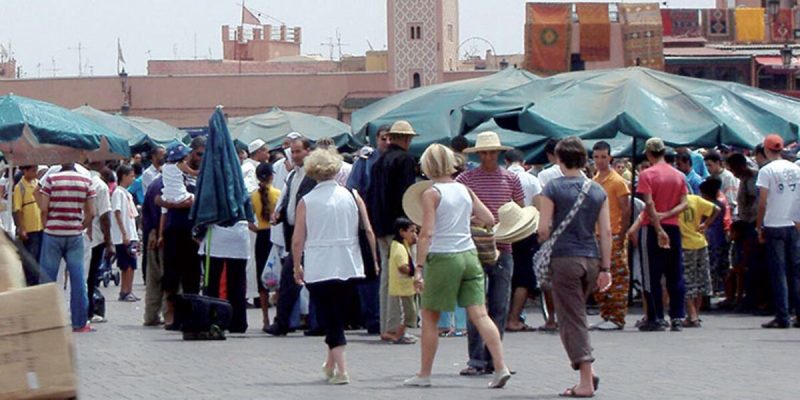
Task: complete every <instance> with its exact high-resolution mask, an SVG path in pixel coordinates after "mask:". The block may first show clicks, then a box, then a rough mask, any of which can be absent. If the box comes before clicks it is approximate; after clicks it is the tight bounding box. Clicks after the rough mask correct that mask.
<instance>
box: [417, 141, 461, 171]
mask: <svg viewBox="0 0 800 400" xmlns="http://www.w3.org/2000/svg"><path fill="white" fill-rule="evenodd" d="M420 164H421V166H422V172H423V173H424V174H425V176H427V177H428V178H429V179H433V178H440V177H443V176H450V175H453V174H454V173H455V172H456V165H457V162H456V156H455V153H453V150H450V149H449V148H447V147H446V146H443V145H441V144H438V143H434V144H432V145H430V146H428V148H427V149H425V152H424V153H422V158H421V159H420Z"/></svg>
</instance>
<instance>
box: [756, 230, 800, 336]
mask: <svg viewBox="0 0 800 400" xmlns="http://www.w3.org/2000/svg"><path fill="white" fill-rule="evenodd" d="M764 238H765V239H766V242H767V243H766V244H767V260H768V263H767V264H768V265H769V279H770V282H771V283H772V297H773V299H774V302H775V319H776V320H778V321H781V322H785V323H789V322H790V317H789V307H790V306H794V312H795V314H797V315H798V316H800V233H798V232H797V229H795V227H793V226H790V227H785V228H766V227H765V228H764Z"/></svg>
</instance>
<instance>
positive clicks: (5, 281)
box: [0, 233, 25, 292]
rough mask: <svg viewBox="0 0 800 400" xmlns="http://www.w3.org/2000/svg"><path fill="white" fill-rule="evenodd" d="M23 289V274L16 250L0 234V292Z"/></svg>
mask: <svg viewBox="0 0 800 400" xmlns="http://www.w3.org/2000/svg"><path fill="white" fill-rule="evenodd" d="M24 287H25V274H24V273H23V272H22V262H20V260H19V255H17V248H16V247H15V246H14V244H13V243H11V242H10V241H9V240H8V239H7V238H6V235H5V234H2V233H0V292H5V291H7V290H11V289H20V288H24Z"/></svg>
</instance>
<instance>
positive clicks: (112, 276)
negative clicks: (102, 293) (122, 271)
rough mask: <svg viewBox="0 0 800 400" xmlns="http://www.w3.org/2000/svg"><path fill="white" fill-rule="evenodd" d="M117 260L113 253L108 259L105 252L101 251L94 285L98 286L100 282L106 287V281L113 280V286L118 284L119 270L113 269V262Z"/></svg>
mask: <svg viewBox="0 0 800 400" xmlns="http://www.w3.org/2000/svg"><path fill="white" fill-rule="evenodd" d="M116 260H117V256H116V255H114V256H112V257H111V259H109V258H108V257H106V254H105V252H103V257H102V259H101V260H100V266H99V267H98V268H97V283H96V284H95V285H96V286H98V287H99V286H100V283H102V284H103V287H108V283H109V282H111V281H114V285H115V286H119V280H120V275H119V270H118V269H114V262H115V261H116Z"/></svg>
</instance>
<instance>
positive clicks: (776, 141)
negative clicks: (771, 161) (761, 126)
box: [764, 133, 783, 151]
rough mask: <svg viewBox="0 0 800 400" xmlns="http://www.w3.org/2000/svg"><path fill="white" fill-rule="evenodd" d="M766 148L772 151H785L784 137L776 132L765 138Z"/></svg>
mask: <svg viewBox="0 0 800 400" xmlns="http://www.w3.org/2000/svg"><path fill="white" fill-rule="evenodd" d="M764 148H765V149H767V150H771V151H783V138H781V137H780V136H778V135H776V134H774V133H773V134H771V135H767V137H766V138H764Z"/></svg>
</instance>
